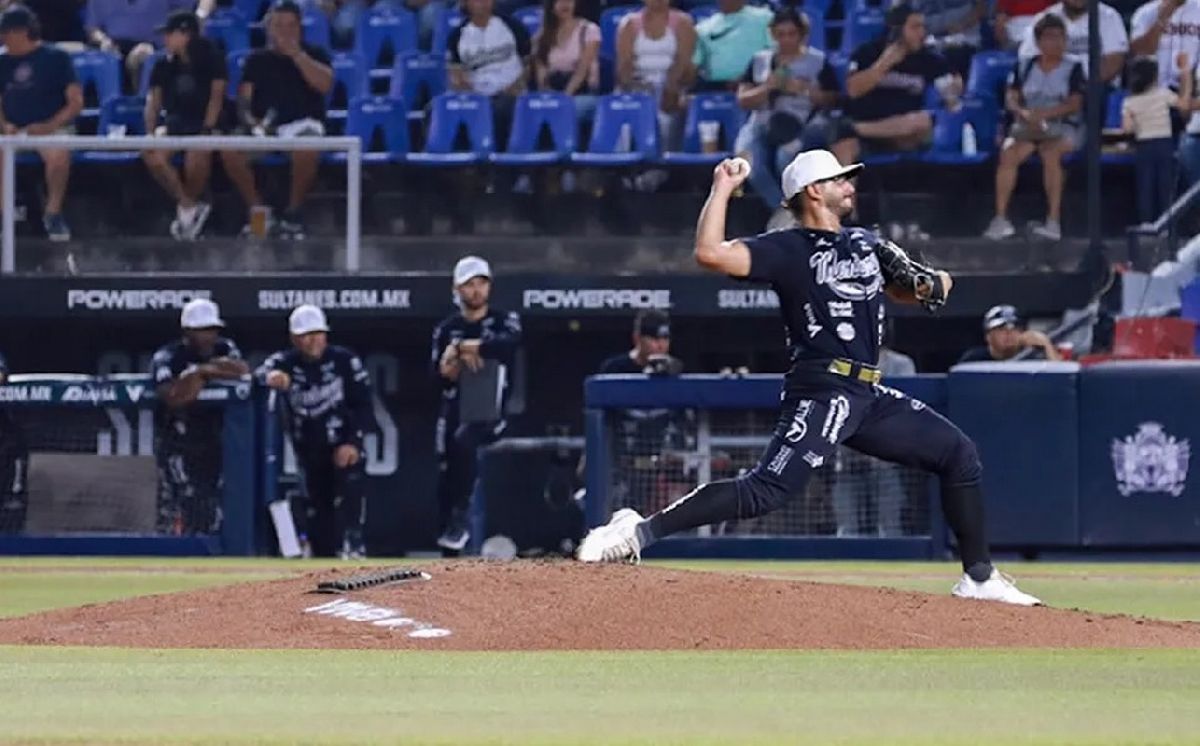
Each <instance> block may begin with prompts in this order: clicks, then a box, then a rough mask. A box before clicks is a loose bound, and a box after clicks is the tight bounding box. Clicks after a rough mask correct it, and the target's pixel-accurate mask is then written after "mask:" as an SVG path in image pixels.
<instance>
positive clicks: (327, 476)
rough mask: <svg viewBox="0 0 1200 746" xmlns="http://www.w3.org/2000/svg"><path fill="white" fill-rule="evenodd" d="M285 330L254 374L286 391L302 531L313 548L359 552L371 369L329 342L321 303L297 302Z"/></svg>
mask: <svg viewBox="0 0 1200 746" xmlns="http://www.w3.org/2000/svg"><path fill="white" fill-rule="evenodd" d="M288 331H289V332H290V334H291V338H292V347H291V349H288V350H282V351H280V352H277V353H275V354H274V355H272V356H271V357H269V358H267V360H266V361H265V362H264V363H263V364H262V366H261V367H259V369H258V371H257V372H256V374H255V377H256V378H257V379H258V380H259V381H260V382H261V383H265V384H266V385H267V386H270V387H271V388H273V389H275V390H276V391H281V392H284V393H285V394H286V396H287V404H288V413H289V415H290V418H291V434H292V445H294V446H295V448H296V457H297V458H298V459H299V460H300V469H301V471H302V472H303V474H304V488H305V492H306V493H307V495H308V505H309V509H308V511H306V512H303V513H301V515H303V516H304V517H305V518H304V519H303V520H304V523H305V524H306V525H305V526H302V527H301V528H302V531H301V533H304V534H305V535H307V537H308V539H309V541H310V542H311V548H312V553H313V556H316V557H334V556H336V557H341V558H342V559H361V558H363V557H366V556H367V552H366V544H365V542H364V539H363V527H364V525H365V523H366V519H367V504H366V495H365V493H366V478H367V477H366V458H365V454H364V452H363V438H364V437H365V436H366V433H367V430H368V429H369V428H370V427H371V426H372V425H373V424H374V423H375V413H374V399H373V398H372V395H371V382H370V376H369V374H368V373H367V369H366V367H364V366H363V364H362V360H360V359H359V357H358V355H356V354H354V353H353V352H351V351H350V350H348V349H347V348H345V347H340V346H338V345H331V344H329V322H328V321H327V320H326V318H325V312H324V311H322V310H321V309H320V308H317V307H316V306H313V305H303V306H298V307H297V308H296V309H295V310H294V311H292V314H291V316H290V317H289V318H288ZM305 529H306V530H305Z"/></svg>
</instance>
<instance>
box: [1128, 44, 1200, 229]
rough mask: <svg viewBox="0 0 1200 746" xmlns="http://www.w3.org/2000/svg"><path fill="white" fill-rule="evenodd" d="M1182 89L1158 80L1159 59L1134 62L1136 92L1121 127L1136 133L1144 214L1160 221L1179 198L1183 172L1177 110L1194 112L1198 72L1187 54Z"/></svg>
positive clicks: (1180, 64) (1141, 214) (1132, 87)
mask: <svg viewBox="0 0 1200 746" xmlns="http://www.w3.org/2000/svg"><path fill="white" fill-rule="evenodd" d="M1176 62H1177V66H1178V68H1179V75H1180V77H1179V94H1178V95H1176V94H1175V92H1174V91H1172V90H1171V89H1170V88H1165V87H1163V86H1162V85H1161V84H1160V83H1159V80H1158V62H1157V61H1156V60H1155V59H1154V58H1152V57H1141V58H1139V59H1136V60H1134V61H1133V64H1132V65H1130V66H1129V75H1128V76H1127V77H1128V81H1129V93H1130V95H1129V96H1128V97H1126V99H1125V100H1124V101H1123V102H1122V104H1121V128H1122V129H1124V130H1125V132H1127V133H1128V134H1130V135H1133V137H1134V157H1135V160H1134V171H1135V173H1136V176H1137V187H1136V191H1137V206H1138V219H1139V220H1141V221H1142V222H1143V223H1152V222H1154V221H1155V220H1156V219H1157V218H1158V216H1159V215H1161V214H1162V213H1164V212H1166V210H1167V208H1168V207H1170V206H1171V203H1172V202H1174V201H1175V185H1176V184H1177V183H1178V181H1179V172H1178V169H1177V168H1176V164H1175V138H1174V137H1173V136H1172V134H1171V114H1172V110H1175V109H1177V110H1178V111H1180V112H1183V113H1186V114H1190V113H1191V112H1192V83H1193V80H1192V75H1190V74H1189V73H1190V72H1191V66H1190V64H1189V62H1188V58H1187V55H1186V54H1180V55H1179V57H1178V59H1177V61H1176Z"/></svg>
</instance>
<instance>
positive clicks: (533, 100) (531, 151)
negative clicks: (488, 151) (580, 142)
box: [492, 92, 579, 166]
mask: <svg viewBox="0 0 1200 746" xmlns="http://www.w3.org/2000/svg"><path fill="white" fill-rule="evenodd" d="M543 127H545V128H546V129H547V130H549V132H550V139H551V140H552V141H553V143H554V149H553V150H538V137H539V136H540V135H541V133H542V128H543ZM578 131H579V122H578V120H577V119H576V117H575V100H574V99H573V98H571V97H570V96H568V95H566V94H565V93H552V92H547V93H526V94H522V95H521V97H520V98H518V99H517V105H516V109H515V111H514V112H513V122H512V129H511V131H510V132H509V136H508V147H507V149H506V150H505V151H504V152H503V153H493V154H492V163H495V164H497V165H500V166H548V165H551V164H554V163H561V162H563V161H565V160H566V159H567V158H568V157H569V156H570V154H571V153H573V152H574V151H575V144H576V139H577V132H578Z"/></svg>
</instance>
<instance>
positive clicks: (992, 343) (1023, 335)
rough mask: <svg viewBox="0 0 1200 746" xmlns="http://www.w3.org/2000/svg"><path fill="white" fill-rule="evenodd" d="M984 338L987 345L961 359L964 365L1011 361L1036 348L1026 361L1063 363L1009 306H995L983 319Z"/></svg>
mask: <svg viewBox="0 0 1200 746" xmlns="http://www.w3.org/2000/svg"><path fill="white" fill-rule="evenodd" d="M983 336H984V339H986V340H987V344H986V345H985V346H983V347H972V348H971V349H969V350H967V351H966V352H964V353H963V356H962V357H961V358H959V360H958V362H960V363H978V362H997V361H1001V360H1011V359H1012V358H1014V357H1016V356H1017V354H1018V353H1020V352H1021V351H1022V350H1024V349H1025V348H1027V347H1033V348H1035V349H1034V351H1033V352H1032V353H1030V355H1029V356H1028V357H1027V358H1025V359H1026V360H1062V353H1060V352H1059V351H1058V348H1057V347H1055V346H1054V343H1053V342H1051V341H1050V338H1049V337H1047V336H1046V335H1045V334H1043V333H1041V332H1034V331H1028V330H1027V329H1025V325H1024V324H1023V323H1022V321H1021V317H1020V316H1019V315H1018V314H1017V309H1016V308H1014V307H1012V306H1008V305H1002V306H992V307H991V308H989V309H988V312H987V313H985V314H984V315H983Z"/></svg>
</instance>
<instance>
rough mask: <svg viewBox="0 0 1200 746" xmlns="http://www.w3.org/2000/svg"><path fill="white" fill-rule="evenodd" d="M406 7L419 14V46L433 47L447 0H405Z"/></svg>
mask: <svg viewBox="0 0 1200 746" xmlns="http://www.w3.org/2000/svg"><path fill="white" fill-rule="evenodd" d="M343 7H344V6H343ZM404 7H406V8H408V9H409V10H411V11H412V12H413V13H415V14H416V15H417V46H418V47H420V48H421V49H424V50H428V49H430V48H432V46H433V36H434V34H435V33H437V27H438V24H440V23H442V18H443V15H444V14H445V13H446V11H447V10H448V4H447V2H446V0H404Z"/></svg>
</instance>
